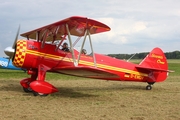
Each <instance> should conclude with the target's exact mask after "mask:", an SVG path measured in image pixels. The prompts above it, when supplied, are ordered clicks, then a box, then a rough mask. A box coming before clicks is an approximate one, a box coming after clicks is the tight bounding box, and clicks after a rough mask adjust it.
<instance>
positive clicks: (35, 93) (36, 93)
mask: <svg viewBox="0 0 180 120" xmlns="http://www.w3.org/2000/svg"><path fill="white" fill-rule="evenodd" d="M32 92H33V95H34V96H38V95H39V96H42V97H43V96H44V97H45V96H48V94H44V93H38V92H35V91H32Z"/></svg>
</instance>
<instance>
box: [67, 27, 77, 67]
mask: <svg viewBox="0 0 180 120" xmlns="http://www.w3.org/2000/svg"><path fill="white" fill-rule="evenodd" d="M66 30H67V33H68V40H69V43H70V49H71V50H70V51H71V52H72V59H73V62H74V65H75V66H77V65H78V64H77V62H76V59H75V54H74V50H73V45H72V40H71V35H70V31H69V28H68V24H66Z"/></svg>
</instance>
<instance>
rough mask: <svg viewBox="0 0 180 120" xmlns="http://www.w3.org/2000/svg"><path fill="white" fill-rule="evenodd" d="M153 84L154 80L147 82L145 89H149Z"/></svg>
mask: <svg viewBox="0 0 180 120" xmlns="http://www.w3.org/2000/svg"><path fill="white" fill-rule="evenodd" d="M153 84H154V82H148V85H147V86H146V90H151V89H152V85H153Z"/></svg>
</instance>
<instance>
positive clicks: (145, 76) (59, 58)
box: [5, 16, 169, 95]
mask: <svg viewBox="0 0 180 120" xmlns="http://www.w3.org/2000/svg"><path fill="white" fill-rule="evenodd" d="M109 30H110V28H109V27H108V26H106V25H105V24H103V23H100V22H98V21H95V20H92V19H87V18H84V17H77V16H75V17H70V18H67V19H64V20H62V21H59V22H56V23H54V24H50V25H47V26H45V27H42V28H38V29H36V30H33V31H30V32H27V33H24V34H21V36H23V37H27V40H16V41H15V42H14V44H13V47H12V48H13V49H10V50H9V49H7V50H5V53H6V54H7V55H8V56H10V58H12V61H13V64H14V65H15V66H17V67H20V68H23V69H26V70H27V71H28V74H30V75H31V77H30V78H26V79H23V80H21V82H20V83H21V85H22V86H23V89H24V91H25V92H33V93H34V94H38V95H42V94H50V93H53V92H57V91H58V90H57V88H55V87H54V86H53V85H51V84H50V83H48V82H45V75H46V72H55V73H61V74H68V75H74V76H80V77H86V78H96V79H104V80H116V81H136V82H147V83H148V84H149V85H148V86H147V87H146V89H151V85H152V84H154V83H155V82H161V81H164V80H165V79H166V77H167V75H168V74H167V73H168V72H169V71H168V70H167V69H168V66H167V61H166V57H165V55H164V53H163V52H162V50H161V49H160V48H154V49H153V50H152V51H151V52H150V53H149V54H148V55H147V56H146V58H145V59H144V60H143V61H142V62H141V63H140V64H139V65H138V64H134V63H130V62H127V61H124V60H119V59H116V58H112V57H109V56H106V55H102V54H97V53H94V51H93V49H92V42H91V37H90V36H91V35H92V34H96V33H100V32H106V31H109ZM71 35H73V36H77V37H82V36H83V37H84V39H83V41H82V45H81V49H80V50H76V49H75V48H74V43H76V42H77V41H75V42H74V43H72V39H71ZM66 36H68V40H69V43H70V52H65V51H63V50H61V48H60V47H61V45H62V43H63V41H64V40H65V39H66ZM87 37H88V38H89V42H90V46H91V50H92V53H91V54H85V55H84V54H82V53H81V52H80V51H82V49H83V48H84V43H85V41H87V40H86V38H87ZM29 38H30V39H29ZM56 39H60V42H59V43H58V44H55V40H56ZM49 41H50V42H49Z"/></svg>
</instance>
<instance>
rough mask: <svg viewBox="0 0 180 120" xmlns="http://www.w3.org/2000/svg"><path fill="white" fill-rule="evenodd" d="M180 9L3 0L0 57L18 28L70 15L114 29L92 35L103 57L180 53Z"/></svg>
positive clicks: (167, 4)
mask: <svg viewBox="0 0 180 120" xmlns="http://www.w3.org/2000/svg"><path fill="white" fill-rule="evenodd" d="M179 6H180V0H126V1H125V0H91V1H90V0H89V1H88V0H66V1H65V0H56V1H55V0H38V1H37V0H28V1H27V0H6V1H4V0H0V56H6V55H5V54H4V49H5V48H6V47H8V46H12V44H13V41H14V39H15V36H16V33H17V29H18V26H19V25H20V26H21V29H20V33H24V32H28V31H31V30H34V29H36V28H39V27H42V26H45V25H48V24H51V23H54V22H57V21H59V20H62V19H65V18H68V17H71V16H83V17H88V18H91V19H94V20H98V21H100V22H102V23H104V24H106V25H108V26H109V27H110V28H111V31H109V32H104V33H100V34H96V35H93V36H92V44H93V48H94V51H95V52H97V53H100V54H121V53H122V54H124V53H126V54H133V53H140V52H150V51H151V50H152V49H153V48H154V47H160V48H161V49H162V50H163V51H164V52H172V51H175V50H180V7H179ZM21 38H22V37H21V36H19V39H21ZM24 39H25V38H24Z"/></svg>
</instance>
